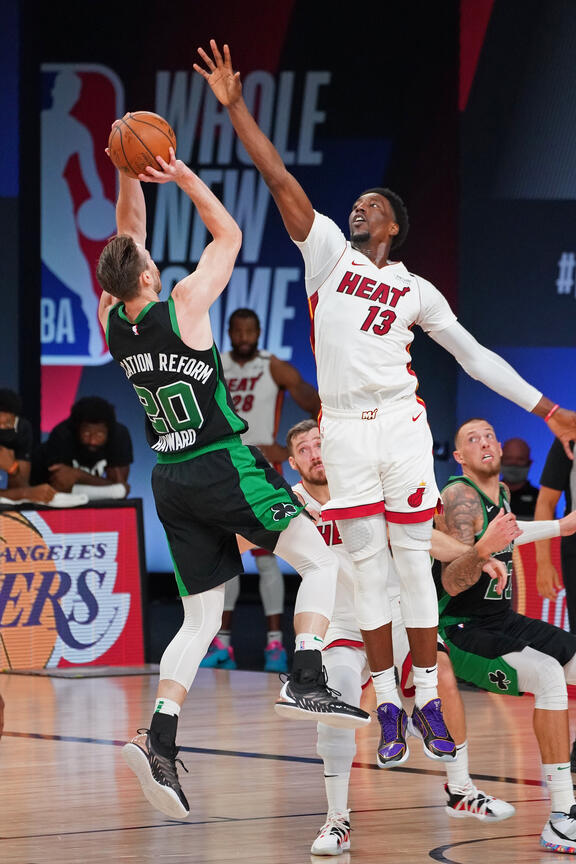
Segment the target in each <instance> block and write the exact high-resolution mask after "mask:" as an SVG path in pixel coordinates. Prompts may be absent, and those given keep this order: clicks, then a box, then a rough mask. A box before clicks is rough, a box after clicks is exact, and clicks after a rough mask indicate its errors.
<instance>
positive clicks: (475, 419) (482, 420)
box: [454, 417, 492, 450]
mask: <svg viewBox="0 0 576 864" xmlns="http://www.w3.org/2000/svg"><path fill="white" fill-rule="evenodd" d="M468 423H488V425H489V426H492V423H490V421H489V420H486V418H485V417H469V418H468V420H464V422H463V423H461V424H460V426H458V428H457V429H456V432H455V433H454V448H455V449H456V450H458V436H459V435H460V432H461V431H462V429H463V428H464V426H467V425H468Z"/></svg>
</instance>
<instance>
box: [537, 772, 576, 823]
mask: <svg viewBox="0 0 576 864" xmlns="http://www.w3.org/2000/svg"><path fill="white" fill-rule="evenodd" d="M542 770H543V772H544V778H545V780H546V785H547V787H548V791H549V792H550V808H551V810H552V812H553V813H554V812H558V813H569V812H570V808H571V807H572V805H573V804H576V800H575V799H574V789H573V788H572V775H571V773H570V763H569V762H555V763H549V764H547V765H542Z"/></svg>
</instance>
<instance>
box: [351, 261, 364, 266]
mask: <svg viewBox="0 0 576 864" xmlns="http://www.w3.org/2000/svg"><path fill="white" fill-rule="evenodd" d="M352 266H353V267H365V266H366V264H365V262H364V261H352Z"/></svg>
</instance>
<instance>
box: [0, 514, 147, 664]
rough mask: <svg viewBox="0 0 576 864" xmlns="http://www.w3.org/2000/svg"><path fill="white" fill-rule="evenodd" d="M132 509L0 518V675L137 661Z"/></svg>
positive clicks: (136, 541) (136, 527)
mask: <svg viewBox="0 0 576 864" xmlns="http://www.w3.org/2000/svg"><path fill="white" fill-rule="evenodd" d="M140 521H141V519H140V502H139V501H132V502H131V501H128V502H126V504H124V505H123V506H116V505H115V506H113V507H89V508H86V509H76V510H72V509H70V510H50V509H41V510H1V511H0V669H4V670H22V669H43V668H55V667H58V668H64V667H68V668H70V667H73V666H77V665H83V666H85V665H98V666H136V665H140V664H142V663H143V662H144V644H143V628H142V591H141V573H142V562H141V536H140Z"/></svg>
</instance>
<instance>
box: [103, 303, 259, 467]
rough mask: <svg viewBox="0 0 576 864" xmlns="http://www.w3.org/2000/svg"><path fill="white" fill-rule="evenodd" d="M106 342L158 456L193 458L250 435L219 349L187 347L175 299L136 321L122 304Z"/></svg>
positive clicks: (151, 308)
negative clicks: (209, 448) (237, 408)
mask: <svg viewBox="0 0 576 864" xmlns="http://www.w3.org/2000/svg"><path fill="white" fill-rule="evenodd" d="M106 341H107V342H108V347H109V349H110V353H111V354H112V356H113V358H114V359H115V360H116V361H117V362H118V363H119V364H120V366H122V368H123V370H124V372H125V374H126V377H127V378H128V380H129V381H130V383H131V384H132V386H133V387H134V390H135V392H136V395H137V396H138V399H139V400H140V403H141V405H142V407H143V408H144V411H145V412H146V421H147V422H146V436H147V439H148V443H149V444H150V446H151V448H152V449H153V450H155V451H156V452H157V453H159V454H179V453H187V452H190V453H191V454H192V453H193V451H194V450H197V449H199V448H200V447H204V446H206V445H208V444H212V443H214V442H216V441H218V440H219V439H221V438H224V437H226V436H228V435H232V434H234V433H241V432H244V430H245V429H246V425H247V424H246V423H245V422H244V420H242V418H241V417H239V416H238V415H237V414H236V412H235V411H234V406H233V404H232V400H231V398H230V394H229V393H228V390H227V387H226V384H225V382H224V378H223V375H222V363H221V361H220V355H219V354H218V351H217V349H216V346H215V345H212V347H211V348H209V349H207V350H205V351H197V350H195V349H194V348H189V347H188V345H186V344H185V343H184V342H183V341H182V339H181V338H180V331H179V328H178V321H177V318H176V312H175V308H174V301H173V300H172V298H169V300H168V301H167V302H165V303H164V302H157V303H154V302H152V303H149V304H148V305H147V306H146V307H145V308H144V309H143V310H142V312H141V313H140V314H139V315H138V318H137V319H136V321H130V320H129V318H128V317H127V316H126V313H125V311H124V304H123V303H117V304H116V305H115V306H113V307H112V309H111V310H110V313H109V316H108V327H107V331H106Z"/></svg>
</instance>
